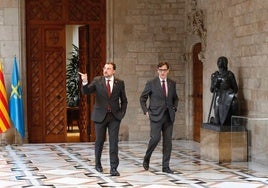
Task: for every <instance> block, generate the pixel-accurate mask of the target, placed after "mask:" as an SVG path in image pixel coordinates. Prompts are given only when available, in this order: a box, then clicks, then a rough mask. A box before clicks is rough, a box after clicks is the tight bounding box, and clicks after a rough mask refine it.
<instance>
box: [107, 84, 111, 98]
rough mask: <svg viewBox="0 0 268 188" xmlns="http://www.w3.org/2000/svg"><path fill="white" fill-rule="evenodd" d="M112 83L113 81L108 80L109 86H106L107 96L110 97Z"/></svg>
mask: <svg viewBox="0 0 268 188" xmlns="http://www.w3.org/2000/svg"><path fill="white" fill-rule="evenodd" d="M110 81H111V80H107V84H106V88H107V94H108V96H109V97H110V95H111V86H110Z"/></svg>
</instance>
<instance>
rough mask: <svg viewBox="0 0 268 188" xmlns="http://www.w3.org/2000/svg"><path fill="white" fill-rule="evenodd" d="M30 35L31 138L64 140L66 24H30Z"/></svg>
mask: <svg viewBox="0 0 268 188" xmlns="http://www.w3.org/2000/svg"><path fill="white" fill-rule="evenodd" d="M28 34H29V36H28V40H29V41H28V43H27V49H29V51H28V52H30V53H28V54H27V59H28V63H27V70H28V73H27V74H28V77H27V79H28V84H29V83H31V85H28V98H30V99H31V100H28V114H29V115H31V118H28V123H30V124H31V126H30V127H28V128H29V130H28V132H29V133H30V134H29V141H30V142H65V141H66V96H65V95H66V63H65V59H66V57H65V56H66V54H65V26H60V25H58V26H55V25H43V26H38V27H29V28H28ZM40 51H42V52H43V53H40Z"/></svg>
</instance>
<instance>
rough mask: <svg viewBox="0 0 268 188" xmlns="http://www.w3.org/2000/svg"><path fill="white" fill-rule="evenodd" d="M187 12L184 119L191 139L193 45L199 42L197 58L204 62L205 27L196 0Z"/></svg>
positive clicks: (189, 5)
mask: <svg viewBox="0 0 268 188" xmlns="http://www.w3.org/2000/svg"><path fill="white" fill-rule="evenodd" d="M188 10H189V11H188V14H187V20H186V21H187V26H186V29H187V33H186V38H185V40H186V41H185V53H184V56H183V57H184V62H185V73H186V78H185V117H186V118H185V121H186V126H187V127H186V138H187V139H193V134H192V133H193V126H194V125H193V124H194V122H193V102H194V101H193V94H194V93H193V59H192V57H193V47H194V45H195V44H197V43H201V47H202V51H201V52H200V54H199V59H200V61H202V62H203V63H204V62H205V55H204V54H205V51H206V33H207V32H206V28H205V21H204V20H205V14H204V13H203V11H202V10H200V9H197V2H196V0H192V1H191V2H190V3H189V4H188Z"/></svg>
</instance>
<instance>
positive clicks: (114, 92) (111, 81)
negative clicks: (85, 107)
mask: <svg viewBox="0 0 268 188" xmlns="http://www.w3.org/2000/svg"><path fill="white" fill-rule="evenodd" d="M115 70H116V65H115V64H114V63H113V62H108V63H106V64H105V66H104V68H103V76H97V77H95V78H94V80H93V81H92V82H91V83H90V84H89V83H88V78H87V74H82V73H79V74H80V75H81V78H82V92H83V93H84V94H87V95H88V94H91V93H95V105H94V110H93V113H92V114H91V120H92V121H94V123H95V132H96V141H95V169H96V170H97V171H98V172H103V168H102V165H101V154H102V150H103V145H104V142H105V137H106V130H107V129H108V134H109V154H110V167H111V169H110V174H111V175H112V176H120V173H119V172H118V171H117V167H118V165H119V157H118V134H119V127H120V123H121V120H122V119H123V117H124V116H125V113H126V109H127V103H128V101H127V97H126V92H125V84H124V81H122V80H119V79H117V78H115V77H114V74H115Z"/></svg>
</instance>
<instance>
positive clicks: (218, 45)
mask: <svg viewBox="0 0 268 188" xmlns="http://www.w3.org/2000/svg"><path fill="white" fill-rule="evenodd" d="M199 5H200V7H201V8H202V9H204V10H206V18H207V20H206V22H207V50H206V62H205V63H204V65H205V66H204V78H207V79H204V81H203V82H204V95H203V96H204V112H205V113H204V117H207V114H208V111H209V103H208V102H206V101H210V99H211V96H212V94H211V93H210V92H209V85H210V81H209V77H210V74H211V73H213V72H214V71H215V70H216V69H217V67H216V61H217V58H218V57H219V56H222V55H224V56H226V57H227V58H228V59H229V69H230V70H232V71H233V72H234V73H235V75H236V79H237V82H238V86H239V93H238V99H239V101H240V113H241V114H243V115H247V116H251V117H267V116H268V108H267V105H268V100H267V99H268V98H267V96H268V84H267V83H268V82H267V81H268V80H267V78H266V76H267V71H268V66H267V62H268V20H267V17H268V11H267V10H268V1H266V0H243V1H241V0H224V1H217V0H200V1H199Z"/></svg>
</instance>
